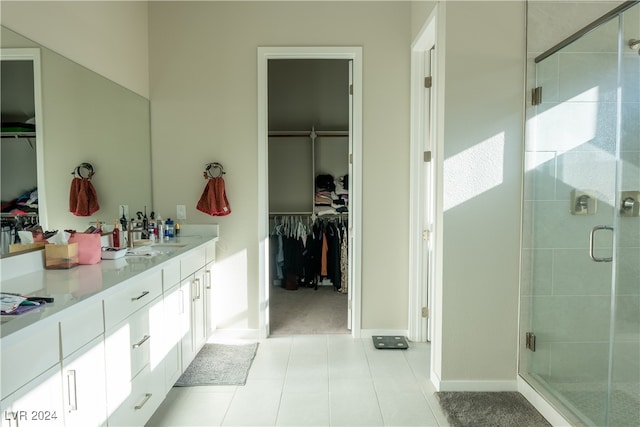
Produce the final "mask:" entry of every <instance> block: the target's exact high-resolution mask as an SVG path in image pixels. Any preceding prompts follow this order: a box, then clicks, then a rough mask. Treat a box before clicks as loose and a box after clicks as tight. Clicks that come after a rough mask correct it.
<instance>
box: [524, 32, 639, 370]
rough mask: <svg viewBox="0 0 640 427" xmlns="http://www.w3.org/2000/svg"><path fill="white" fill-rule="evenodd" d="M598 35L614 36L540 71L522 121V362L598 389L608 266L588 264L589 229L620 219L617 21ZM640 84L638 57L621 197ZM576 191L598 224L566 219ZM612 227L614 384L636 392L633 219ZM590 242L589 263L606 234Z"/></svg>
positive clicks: (629, 93)
mask: <svg viewBox="0 0 640 427" xmlns="http://www.w3.org/2000/svg"><path fill="white" fill-rule="evenodd" d="M636 22H640V21H638V20H637V19H636ZM599 31H602V33H603V35H606V33H609V34H611V35H612V37H598V38H596V39H595V40H597V42H596V43H593V42H591V43H590V42H589V39H585V40H580V41H578V42H576V43H574V44H573V45H572V46H570V48H568V49H565V50H564V51H563V52H561V53H559V54H556V55H554V56H553V57H550V58H548V59H546V60H545V61H544V62H543V63H540V64H538V67H539V69H538V74H537V77H538V85H540V86H542V88H543V89H542V91H543V105H542V106H539V107H538V115H537V116H535V117H534V116H533V112H532V111H529V112H528V116H529V117H528V121H529V123H528V125H527V129H528V131H527V132H528V133H527V144H526V154H525V170H526V172H525V203H524V213H525V214H524V228H523V248H524V249H523V258H522V261H523V265H522V295H523V298H522V305H521V310H522V311H523V313H522V314H523V319H525V321H526V320H529V321H531V322H532V325H533V328H534V330H533V332H534V333H535V334H536V337H537V349H536V357H535V358H532V357H531V354H526V353H523V354H525V356H526V357H525V358H524V359H523V361H524V363H526V364H528V366H529V372H532V373H535V374H538V375H540V376H541V377H543V378H544V379H545V380H546V381H549V382H565V381H566V382H602V381H605V380H606V378H607V372H608V371H607V369H608V357H609V348H608V347H609V334H610V303H611V301H610V299H611V298H610V297H611V277H612V268H613V265H614V264H612V263H595V262H593V261H592V260H591V259H590V258H589V255H588V246H589V230H591V228H592V227H593V226H594V225H599V224H606V225H613V221H614V216H615V215H617V210H618V208H617V207H615V206H614V196H615V191H614V189H615V186H616V163H615V155H616V113H617V105H616V94H617V90H618V85H617V70H618V68H617V55H616V54H615V52H616V49H617V45H616V42H617V38H616V37H615V32H616V31H617V22H612V23H611V24H610V25H608V26H607V27H606V28H602V29H601V30H599ZM638 36H640V34H638ZM608 52H614V53H608ZM632 54H633V55H635V57H631V56H630V55H632ZM530 75H535V74H534V73H531V74H530ZM639 76H640V60H638V57H637V52H629V53H627V55H625V60H624V63H623V85H624V91H623V102H624V106H623V109H622V110H623V121H622V133H621V150H622V151H621V153H620V155H621V158H622V172H621V179H622V186H621V189H622V190H640V77H639ZM530 87H533V84H532V85H531V86H530ZM530 110H532V109H530ZM573 189H579V190H588V191H591V192H593V193H595V194H597V195H598V207H597V214H596V215H585V216H580V215H572V214H571V213H570V196H571V190H573ZM618 227H619V228H620V231H621V233H620V237H621V238H620V239H619V241H618V242H617V244H618V246H619V247H620V248H621V250H620V251H619V254H618V257H617V265H616V274H617V275H618V288H617V289H616V305H617V311H616V316H615V322H616V324H615V330H616V336H615V340H616V344H615V350H616V351H615V354H616V357H615V360H614V365H615V366H616V369H615V371H614V381H616V380H617V381H629V378H635V380H634V381H635V382H636V383H638V382H639V381H638V380H639V379H640V376H639V374H640V373H639V368H638V360H640V341H639V337H640V326H639V325H640V248H639V247H638V242H639V241H640V239H639V238H638V236H639V234H638V233H640V219H639V218H619V224H618ZM597 243H598V248H599V249H598V250H597V251H596V255H598V256H610V254H611V247H612V244H613V241H612V239H611V233H608V232H603V233H601V234H599V235H598V240H597ZM585 355H589V357H584V356H585ZM527 359H529V360H527ZM615 375H617V377H615Z"/></svg>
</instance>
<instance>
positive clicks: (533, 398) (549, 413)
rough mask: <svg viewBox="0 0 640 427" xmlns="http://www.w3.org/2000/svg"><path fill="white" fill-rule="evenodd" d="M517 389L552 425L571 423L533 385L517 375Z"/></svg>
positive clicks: (569, 424) (563, 425)
mask: <svg viewBox="0 0 640 427" xmlns="http://www.w3.org/2000/svg"><path fill="white" fill-rule="evenodd" d="M517 381H518V391H519V392H520V394H522V395H523V396H524V397H525V399H527V400H528V401H529V403H531V404H532V405H533V407H534V408H536V410H537V411H538V412H540V414H542V416H543V417H545V418H546V420H547V421H549V422H550V423H551V424H552V425H553V426H554V427H567V426H572V425H573V424H572V423H571V422H569V421H568V420H567V419H566V418H565V417H564V416H562V415H561V414H560V412H558V411H557V410H556V409H555V408H554V407H553V406H552V405H551V404H550V403H549V402H547V401H546V400H545V399H544V398H543V397H542V396H541V395H540V394H539V393H538V392H537V391H536V390H535V389H534V388H533V387H531V386H530V385H529V383H527V382H526V381H525V380H524V379H523V378H522V377H521V376H520V375H518V380H517Z"/></svg>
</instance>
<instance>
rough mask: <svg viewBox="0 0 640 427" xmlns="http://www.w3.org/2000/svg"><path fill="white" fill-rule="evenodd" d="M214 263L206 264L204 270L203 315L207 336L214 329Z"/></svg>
mask: <svg viewBox="0 0 640 427" xmlns="http://www.w3.org/2000/svg"><path fill="white" fill-rule="evenodd" d="M213 267H214V265H213V262H210V263H208V264H207V266H206V267H205V270H204V316H205V328H206V333H207V337H209V336H210V335H211V334H212V333H213V331H215V330H216V317H215V315H216V313H215V310H214V307H215V301H214V268H213Z"/></svg>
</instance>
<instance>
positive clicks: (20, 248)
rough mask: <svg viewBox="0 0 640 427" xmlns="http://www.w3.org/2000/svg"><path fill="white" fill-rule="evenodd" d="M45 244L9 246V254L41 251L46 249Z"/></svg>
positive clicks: (14, 244)
mask: <svg viewBox="0 0 640 427" xmlns="http://www.w3.org/2000/svg"><path fill="white" fill-rule="evenodd" d="M44 244H45V242H35V243H12V244H10V245H9V253H13V252H22V251H27V250H30V249H40V248H43V247H44Z"/></svg>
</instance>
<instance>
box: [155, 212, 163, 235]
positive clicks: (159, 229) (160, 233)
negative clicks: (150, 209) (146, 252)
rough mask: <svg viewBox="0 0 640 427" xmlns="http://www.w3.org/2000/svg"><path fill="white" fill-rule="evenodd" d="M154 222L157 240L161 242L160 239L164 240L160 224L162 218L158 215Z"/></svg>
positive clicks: (161, 224)
mask: <svg viewBox="0 0 640 427" xmlns="http://www.w3.org/2000/svg"><path fill="white" fill-rule="evenodd" d="M156 221H157V222H156V230H157V233H158V240H160V241H162V239H164V222H162V217H161V216H160V215H158V219H157V220H156Z"/></svg>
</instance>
